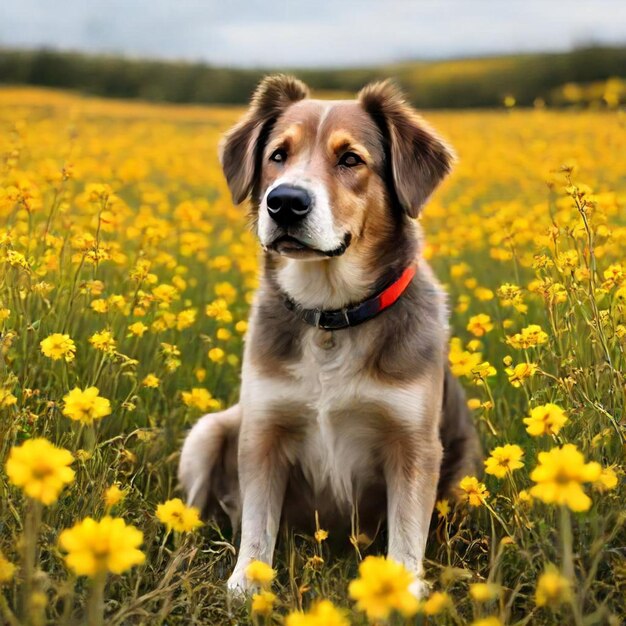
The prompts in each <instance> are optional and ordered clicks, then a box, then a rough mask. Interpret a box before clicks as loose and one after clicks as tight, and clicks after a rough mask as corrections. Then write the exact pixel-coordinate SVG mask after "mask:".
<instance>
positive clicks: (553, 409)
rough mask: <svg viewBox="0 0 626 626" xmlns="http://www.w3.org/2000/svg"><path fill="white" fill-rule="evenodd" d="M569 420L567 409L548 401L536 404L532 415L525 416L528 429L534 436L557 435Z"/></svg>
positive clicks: (531, 412)
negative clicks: (539, 404)
mask: <svg viewBox="0 0 626 626" xmlns="http://www.w3.org/2000/svg"><path fill="white" fill-rule="evenodd" d="M565 422H567V415H566V414H565V411H564V410H563V409H562V408H561V407H559V406H557V405H556V404H552V403H548V404H542V405H541V406H536V407H535V408H534V409H532V410H531V411H530V417H525V418H524V424H526V431H527V432H528V434H529V435H532V436H533V437H538V436H539V435H556V434H558V432H559V431H560V430H561V428H563V425H564V424H565Z"/></svg>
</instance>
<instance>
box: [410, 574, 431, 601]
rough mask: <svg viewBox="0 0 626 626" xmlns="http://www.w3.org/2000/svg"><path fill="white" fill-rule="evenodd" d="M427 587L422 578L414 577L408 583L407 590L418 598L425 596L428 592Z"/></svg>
mask: <svg viewBox="0 0 626 626" xmlns="http://www.w3.org/2000/svg"><path fill="white" fill-rule="evenodd" d="M429 591H430V590H429V587H428V585H427V584H426V582H425V581H424V580H423V579H422V578H416V579H415V580H414V581H413V582H412V583H411V584H410V585H409V592H410V593H411V594H413V596H415V598H417V599H418V600H421V599H422V598H425V597H426V596H427V595H428V593H429Z"/></svg>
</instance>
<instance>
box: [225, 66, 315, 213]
mask: <svg viewBox="0 0 626 626" xmlns="http://www.w3.org/2000/svg"><path fill="white" fill-rule="evenodd" d="M308 95H309V88H308V87H307V86H306V85H305V84H304V83H303V82H301V81H299V80H298V79H297V78H294V77H293V76H286V75H284V74H276V75H274V76H267V77H265V78H264V79H263V80H262V81H261V82H260V83H259V85H258V87H257V88H256V91H255V92H254V95H253V96H252V101H251V102H250V107H249V108H248V111H247V112H246V114H245V115H244V116H243V118H242V119H241V120H240V121H239V122H238V123H237V124H236V125H235V126H234V127H233V128H231V130H229V131H228V132H227V133H226V135H225V136H224V138H223V139H222V141H221V142H220V147H219V157H220V162H221V164H222V169H223V170H224V175H225V176H226V181H227V182H228V187H229V189H230V193H231V194H232V196H233V202H234V203H235V204H239V203H240V202H243V201H244V200H245V199H246V198H247V197H248V196H249V195H250V193H251V191H252V189H253V186H254V182H255V178H256V176H257V175H258V171H257V170H258V163H257V161H258V156H259V152H260V150H263V145H262V144H263V143H264V142H265V138H266V136H267V134H268V133H269V131H270V130H271V125H272V124H273V123H274V122H275V121H276V118H277V117H278V116H279V115H280V114H281V112H282V111H283V110H284V109H286V108H287V107H288V106H289V105H290V104H292V103H293V102H297V101H298V100H303V99H304V98H306V97H307V96H308Z"/></svg>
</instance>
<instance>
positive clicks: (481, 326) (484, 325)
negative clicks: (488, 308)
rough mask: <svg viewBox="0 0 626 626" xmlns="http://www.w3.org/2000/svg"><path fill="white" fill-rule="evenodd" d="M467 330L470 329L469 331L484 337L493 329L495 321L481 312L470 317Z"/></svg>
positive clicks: (476, 335)
mask: <svg viewBox="0 0 626 626" xmlns="http://www.w3.org/2000/svg"><path fill="white" fill-rule="evenodd" d="M467 330H469V332H470V333H472V335H474V336H475V337H482V336H483V335H486V334H487V333H488V332H489V331H491V330H493V323H492V321H491V318H490V317H489V315H485V313H479V314H478V315H474V316H472V317H470V319H469V322H468V324H467Z"/></svg>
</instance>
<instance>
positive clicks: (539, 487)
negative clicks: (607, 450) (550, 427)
mask: <svg viewBox="0 0 626 626" xmlns="http://www.w3.org/2000/svg"><path fill="white" fill-rule="evenodd" d="M601 474H602V468H601V466H600V464H599V463H595V462H591V463H585V457H584V456H583V455H582V453H581V452H579V451H578V450H577V449H576V446H575V445H574V444H571V443H568V444H566V445H564V446H563V447H562V448H553V449H552V450H550V451H549V452H540V453H539V464H538V465H537V467H536V468H535V469H534V470H533V471H532V473H531V474H530V478H531V480H533V481H534V482H535V483H537V484H536V485H535V486H534V487H532V489H531V490H530V494H531V495H532V496H533V497H535V498H538V499H539V500H542V501H543V502H545V503H546V504H559V505H565V506H567V507H569V508H570V509H571V510H572V511H586V510H587V509H588V508H589V507H590V506H591V499H590V498H589V496H587V494H586V493H585V492H584V490H583V487H582V485H583V484H584V483H587V482H594V481H596V480H598V479H599V478H600V476H601Z"/></svg>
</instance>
